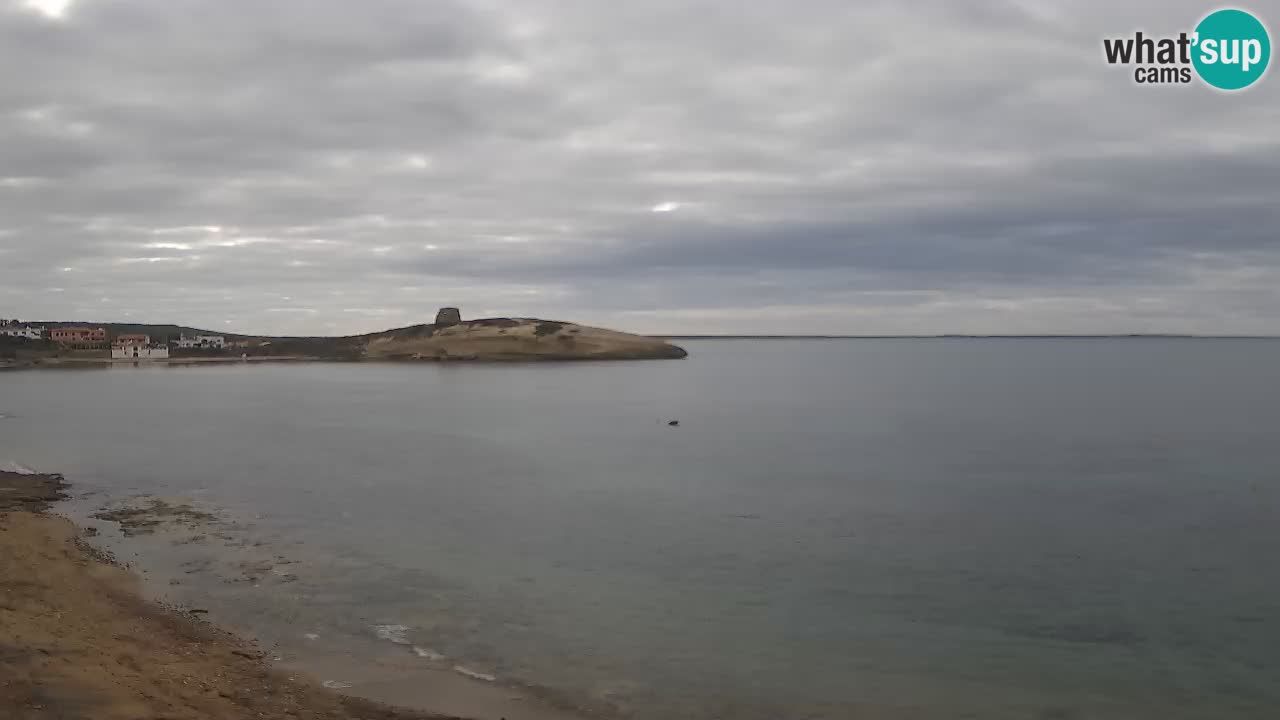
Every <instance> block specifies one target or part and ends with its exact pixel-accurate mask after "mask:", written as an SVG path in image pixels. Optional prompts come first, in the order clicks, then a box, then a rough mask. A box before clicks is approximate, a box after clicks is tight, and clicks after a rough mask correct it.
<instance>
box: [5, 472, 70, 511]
mask: <svg viewBox="0 0 1280 720" xmlns="http://www.w3.org/2000/svg"><path fill="white" fill-rule="evenodd" d="M66 489H67V482H66V481H65V480H64V479H63V478H62V476H61V475H58V474H56V473H55V474H51V475H42V474H39V473H18V472H8V471H6V470H0V512H3V511H8V510H29V511H32V512H40V511H42V510H47V509H48V508H49V504H50V503H53V502H57V501H58V500H64V499H66V497H67V495H66V492H65V490H66Z"/></svg>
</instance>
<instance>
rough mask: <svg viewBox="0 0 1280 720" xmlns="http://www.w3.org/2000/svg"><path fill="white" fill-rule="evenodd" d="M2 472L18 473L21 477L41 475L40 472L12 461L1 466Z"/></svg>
mask: <svg viewBox="0 0 1280 720" xmlns="http://www.w3.org/2000/svg"><path fill="white" fill-rule="evenodd" d="M0 470H4V471H6V472H11V473H17V474H19V475H39V474H40V473H39V472H38V471H36V470H34V469H32V468H29V467H27V466H26V465H23V464H21V463H16V462H13V461H12V460H10V461H9V462H7V463H5V464H4V465H0Z"/></svg>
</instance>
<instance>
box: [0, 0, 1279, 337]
mask: <svg viewBox="0 0 1280 720" xmlns="http://www.w3.org/2000/svg"><path fill="white" fill-rule="evenodd" d="M1216 7H1217V6H1216V5H1209V4H1205V3H1196V2H1182V1H1181V0H1179V1H1176V2H1170V1H1168V0H1149V1H1148V2H1114V1H1113V0H1108V1H1107V2H1092V3H1090V2H1070V1H1068V0H1063V1H1062V2H1057V3H1051V2H1038V1H1036V0H999V1H996V0H991V1H985V0H984V1H976V0H975V1H973V2H958V1H955V0H923V1H921V2H914V3H903V2H899V1H897V0H893V1H888V0H886V1H884V2H857V1H855V0H830V1H827V0H788V1H786V2H781V1H778V2H774V1H772V0H766V1H763V2H744V1H743V0H725V1H723V2H694V1H692V0H684V1H680V2H676V1H667V0H644V1H643V2H630V3H622V2H606V1H604V0H580V1H572V0H565V1H544V0H510V1H509V2H502V1H499V0H479V1H476V2H461V1H459V2H442V1H437V0H360V1H359V2H354V1H351V0H271V1H270V2H263V1H260V0H252V1H250V0H243V1H237V0H145V1H144V0H71V1H70V2H68V1H67V0H38V1H34V2H28V1H25V0H0V317H3V316H19V317H23V318H33V319H47V320H63V319H67V320H70V319H78V320H96V321H124V322H129V321H133V322H177V323H182V324H189V325H197V326H201V327H209V328H215V329H225V330H228V331H243V332H256V333H278V334H310V333H354V332H365V331H372V330H377V329H382V328H386V327H392V326H400V325H407V324H412V323H417V322H429V321H430V319H431V317H432V315H433V314H434V311H435V309H436V308H437V307H438V306H440V305H460V306H461V307H462V310H463V314H464V316H465V317H477V316H488V315H521V316H536V317H549V318H555V319H562V320H572V321H578V322H584V323H588V324H597V325H605V326H612V327H617V328H619V329H625V330H632V331H637V332H686V333H695V332H713V333H714V332H729V333H749V332H757V333H787V332H799V333H806V332H837V333H855V334H857V333H907V334H913V333H947V332H971V333H1106V332H1192V333H1244V334H1253V333H1267V334H1280V229H1278V228H1280V225H1278V224H1277V220H1278V219H1280V77H1277V76H1276V72H1275V70H1274V69H1273V70H1272V71H1271V72H1270V73H1269V76H1268V77H1265V78H1264V79H1263V80H1262V81H1261V82H1260V83H1258V84H1257V85H1255V86H1254V87H1253V88H1251V89H1249V90H1246V91H1244V92H1237V93H1233V94H1227V93H1221V92H1216V91H1213V90H1210V89H1208V88H1207V87H1205V86H1202V85H1200V84H1198V83H1197V84H1193V85H1190V86H1185V85H1183V86H1166V87H1143V86H1138V85H1135V84H1134V82H1133V78H1132V73H1131V71H1129V70H1125V69H1123V68H1116V67H1110V66H1108V65H1106V64H1105V62H1104V61H1103V58H1102V38H1103V37H1113V36H1122V35H1125V34H1132V32H1133V31H1134V30H1135V29H1143V30H1146V31H1147V32H1148V33H1167V34H1176V33H1177V32H1178V31H1181V30H1188V31H1189V30H1191V29H1192V28H1193V27H1194V25H1195V23H1196V21H1197V20H1198V19H1199V18H1200V17H1202V16H1203V15H1204V14H1206V13H1207V12H1208V11H1210V10H1212V9H1214V8H1216ZM1254 9H1255V10H1257V11H1259V14H1260V15H1261V16H1262V19H1263V20H1264V22H1265V21H1270V22H1272V23H1277V22H1280V4H1277V5H1271V4H1270V3H1261V2H1258V3H1255V4H1254ZM1268 9H1270V10H1271V11H1272V12H1271V13H1270V15H1271V16H1272V17H1268V12H1267V11H1268ZM1275 27H1276V26H1275V25H1272V28H1273V30H1272V35H1273V40H1274V36H1275V30H1274V28H1275Z"/></svg>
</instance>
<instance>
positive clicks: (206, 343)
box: [178, 335, 227, 350]
mask: <svg viewBox="0 0 1280 720" xmlns="http://www.w3.org/2000/svg"><path fill="white" fill-rule="evenodd" d="M226 346H227V339H226V338H225V337H223V336H221V335H192V336H190V337H188V336H186V335H183V336H182V337H180V338H178V347H180V348H201V349H205V350H221V349H223V348H225V347H226Z"/></svg>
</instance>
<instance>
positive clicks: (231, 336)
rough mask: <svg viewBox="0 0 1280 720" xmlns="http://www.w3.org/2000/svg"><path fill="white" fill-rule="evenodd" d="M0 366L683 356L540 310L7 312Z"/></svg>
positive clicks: (653, 342) (662, 343) (651, 340)
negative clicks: (147, 318) (271, 319)
mask: <svg viewBox="0 0 1280 720" xmlns="http://www.w3.org/2000/svg"><path fill="white" fill-rule="evenodd" d="M5 328H8V329H10V330H11V332H12V333H13V335H10V336H5V335H4V334H3V333H0V369H4V368H7V369H15V368H34V367H47V366H48V367H52V366H64V367H65V366H76V365H80V366H84V365H92V364H110V363H114V362H119V363H129V364H142V363H154V364H170V365H173V364H188V363H216V362H236V361H305V360H313V361H314V360H328V361H347V362H358V361H374V360H381V361H426V362H530V361H538V362H547V361H576V360H664V359H671V360H674V359H680V358H683V357H685V356H687V355H688V353H687V352H686V351H685V350H684V349H683V348H680V347H678V346H676V345H673V344H672V343H670V342H667V341H666V340H664V339H661V338H655V337H650V336H645V335H635V334H632V333H625V332H619V331H616V330H608V329H605V328H598V327H591V326H587V325H579V324H577V323H571V322H564V321H559V320H543V319H538V318H512V317H492V318H480V319H474V320H463V319H462V317H461V313H460V312H459V311H458V309H457V308H442V309H441V310H440V312H439V313H437V315H436V318H435V322H433V323H424V324H421V325H412V326H409V327H402V328H393V329H391V330H384V331H381V332H375V333H368V334H364V335H347V336H338V337H323V336H316V337H303V336H265V335H245V334H238V333H213V332H211V331H207V330H200V329H197V328H192V327H186V326H181V325H148V324H125V323H83V322H66V321H44V322H18V321H10V322H9V323H8V324H7V325H5Z"/></svg>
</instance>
